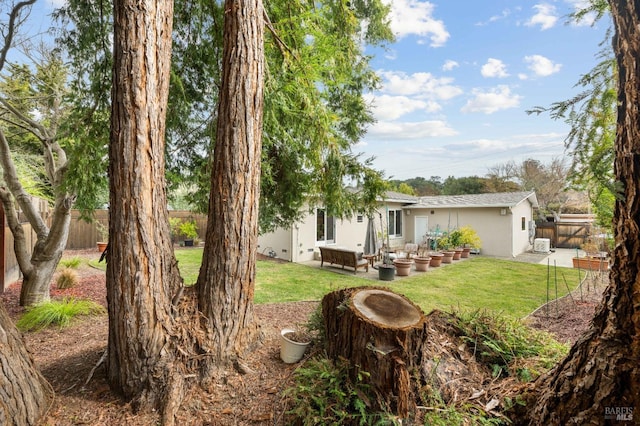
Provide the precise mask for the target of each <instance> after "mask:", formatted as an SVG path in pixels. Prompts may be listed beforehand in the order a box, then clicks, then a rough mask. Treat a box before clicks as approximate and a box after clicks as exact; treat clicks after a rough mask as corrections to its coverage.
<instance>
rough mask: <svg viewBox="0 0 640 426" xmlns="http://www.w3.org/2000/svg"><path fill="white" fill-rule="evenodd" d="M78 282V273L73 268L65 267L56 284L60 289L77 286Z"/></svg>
mask: <svg viewBox="0 0 640 426" xmlns="http://www.w3.org/2000/svg"><path fill="white" fill-rule="evenodd" d="M76 284H78V274H77V273H76V271H74V270H73V269H71V268H65V269H63V270H62V272H60V275H58V279H57V280H56V285H57V286H58V288H60V289H65V288H71V287H75V285H76Z"/></svg>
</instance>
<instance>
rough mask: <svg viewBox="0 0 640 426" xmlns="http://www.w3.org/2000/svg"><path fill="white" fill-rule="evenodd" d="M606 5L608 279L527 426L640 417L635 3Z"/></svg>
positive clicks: (639, 91) (540, 388)
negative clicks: (610, 172)
mask: <svg viewBox="0 0 640 426" xmlns="http://www.w3.org/2000/svg"><path fill="white" fill-rule="evenodd" d="M609 4H610V6H611V14H612V16H613V21H614V26H615V30H616V34H615V37H614V50H615V54H616V58H617V63H618V74H619V79H620V80H619V86H618V126H617V131H616V143H615V162H614V170H615V176H616V180H617V181H618V184H619V186H618V187H619V189H620V191H621V193H620V194H619V195H620V196H619V197H618V199H617V200H616V204H615V210H614V229H615V248H614V250H613V259H614V260H613V266H612V268H611V272H610V283H609V286H608V288H607V289H606V291H605V294H604V299H603V301H602V303H601V304H600V306H599V308H598V310H597V313H596V315H595V317H594V319H593V322H592V324H591V326H590V329H589V330H588V331H587V332H586V333H585V334H584V335H583V336H582V338H581V339H580V340H579V341H578V342H577V343H576V344H575V345H574V346H573V348H572V349H571V351H570V353H569V355H568V356H567V358H566V359H565V360H564V361H563V362H561V363H560V364H559V365H558V366H557V367H555V368H554V370H552V371H551V372H550V373H549V374H548V375H546V376H543V377H541V378H540V379H539V380H538V382H537V383H536V387H535V389H536V391H537V392H539V395H538V398H537V401H535V402H534V405H533V407H534V409H533V410H532V412H531V413H530V418H529V420H528V421H529V422H530V424H536V425H538V424H550V425H565V424H610V423H613V422H615V421H616V420H625V421H634V422H637V421H638V417H640V279H639V277H640V234H639V229H640V198H639V197H638V194H639V193H640V111H639V110H638V105H639V104H640V98H639V95H640V76H639V75H638V66H637V64H638V58H639V57H640V9H638V7H639V6H638V3H637V2H633V1H626V0H616V1H614V0H611V1H610V2H609ZM619 415H622V416H623V417H618V416H619ZM629 416H631V417H629Z"/></svg>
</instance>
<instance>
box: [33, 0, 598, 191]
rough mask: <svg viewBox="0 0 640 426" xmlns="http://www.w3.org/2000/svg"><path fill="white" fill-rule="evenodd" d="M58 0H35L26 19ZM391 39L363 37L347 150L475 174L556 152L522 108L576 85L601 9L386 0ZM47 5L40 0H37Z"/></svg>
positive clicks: (545, 128)
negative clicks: (371, 42) (365, 68)
mask: <svg viewBox="0 0 640 426" xmlns="http://www.w3.org/2000/svg"><path fill="white" fill-rule="evenodd" d="M63 1H64V0H45V1H44V2H43V3H40V2H38V3H39V4H40V6H38V4H36V6H35V8H34V11H33V14H32V17H31V19H30V22H29V24H28V25H32V27H31V30H32V31H37V29H38V28H41V29H42V30H44V29H46V28H48V26H49V23H48V22H45V21H46V19H42V21H39V20H38V19H35V20H34V19H33V18H35V17H37V16H38V15H40V16H42V15H43V13H42V12H45V13H46V14H48V13H50V12H51V11H52V10H53V8H54V7H55V6H59V5H61V4H62V3H63ZM383 1H385V2H387V3H389V4H391V8H392V16H391V25H392V29H393V31H394V33H395V35H396V38H397V40H396V42H395V43H393V44H391V45H389V46H387V48H386V49H371V48H367V50H366V53H367V54H369V55H373V56H374V59H373V61H372V66H373V68H374V69H375V70H376V71H377V72H378V73H379V75H380V76H381V79H382V86H381V88H380V90H379V91H377V92H375V93H371V94H368V95H367V96H368V100H369V101H370V102H371V104H372V105H373V108H374V112H375V118H376V120H377V121H376V123H375V124H373V125H372V126H370V127H369V128H368V132H367V135H366V136H365V137H364V139H363V140H362V142H361V143H359V144H358V145H357V146H356V147H355V148H354V151H356V152H361V153H362V154H363V156H365V157H370V156H374V157H376V160H375V161H374V166H375V167H376V168H377V169H380V170H383V171H384V172H385V175H386V176H387V177H393V178H396V179H409V178H412V177H416V176H422V177H425V178H427V179H428V178H429V177H431V176H440V177H442V178H443V179H444V178H446V177H447V176H456V177H462V176H472V175H478V176H484V175H485V174H486V173H487V172H488V170H489V168H490V167H492V166H495V165H497V164H502V163H505V162H507V161H515V162H517V163H520V162H522V161H523V160H525V159H527V158H534V159H537V160H540V161H542V162H544V163H549V162H550V161H551V160H552V159H553V158H557V157H563V156H565V149H564V139H565V137H566V135H567V133H568V126H567V125H566V124H565V123H563V122H561V121H554V120H552V119H551V118H549V116H548V115H539V116H536V115H527V114H526V113H525V111H526V110H528V109H532V108H533V107H535V106H549V105H551V104H552V103H553V102H556V101H561V100H565V99H568V98H570V97H572V96H574V95H575V94H577V93H578V92H579V89H578V88H576V87H574V86H575V84H576V83H577V82H578V80H579V78H580V77H581V76H582V75H584V74H585V73H587V72H588V71H589V70H590V69H591V68H592V67H593V66H594V65H595V63H596V54H597V53H598V51H599V50H600V47H599V43H601V42H602V40H603V39H604V35H605V31H606V30H607V28H608V26H609V20H608V18H607V19H604V20H602V21H600V22H598V23H596V24H595V26H592V25H591V24H592V22H591V21H589V20H585V21H584V22H582V23H581V24H579V25H576V24H568V23H567V21H568V18H567V15H568V14H569V13H571V12H573V11H574V10H575V9H576V8H580V7H581V6H582V5H583V4H584V0H556V1H553V0H548V1H544V2H535V1H520V2H518V1H513V0H485V1H479V0H436V1H422V0H383ZM43 5H44V8H43V9H44V10H43V9H42V7H43Z"/></svg>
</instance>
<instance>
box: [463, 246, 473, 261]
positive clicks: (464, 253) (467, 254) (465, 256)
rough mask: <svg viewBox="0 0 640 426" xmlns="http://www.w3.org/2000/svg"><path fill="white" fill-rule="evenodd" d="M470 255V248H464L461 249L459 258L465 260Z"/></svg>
mask: <svg viewBox="0 0 640 426" xmlns="http://www.w3.org/2000/svg"><path fill="white" fill-rule="evenodd" d="M470 253H471V247H465V248H463V249H462V254H461V255H460V257H461V258H463V259H466V258H468V257H469V254H470Z"/></svg>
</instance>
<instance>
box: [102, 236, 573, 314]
mask: <svg viewBox="0 0 640 426" xmlns="http://www.w3.org/2000/svg"><path fill="white" fill-rule="evenodd" d="M176 258H177V259H178V265H179V268H180V273H181V275H182V277H183V278H184V281H185V283H186V284H187V285H190V284H194V283H195V282H196V279H197V277H198V272H199V269H200V262H201V259H202V249H201V248H195V249H191V248H190V249H178V250H176ZM99 265H100V266H101V267H104V263H101V264H99ZM256 273H257V276H256V288H255V299H254V300H255V302H256V303H282V302H295V301H303V300H320V299H322V297H323V296H324V295H325V294H327V293H329V292H331V291H333V290H336V289H338V288H343V287H357V286H365V285H376V286H380V285H384V286H387V287H390V288H391V289H393V290H394V291H396V292H398V293H402V294H404V295H405V296H407V297H408V298H409V299H411V300H413V301H414V302H415V303H417V304H418V305H420V307H421V308H422V309H423V310H424V311H425V312H430V311H432V310H433V309H440V310H443V311H447V312H451V311H452V310H454V309H455V310H463V311H465V310H466V311H473V310H476V309H479V308H480V309H487V310H489V311H493V312H499V313H502V314H504V315H507V316H509V317H512V318H522V317H524V316H526V315H528V314H529V313H531V312H532V311H533V310H534V309H536V308H537V307H539V306H540V305H542V304H544V303H546V301H547V281H548V282H549V298H550V299H554V298H555V295H556V285H555V278H554V273H553V271H550V272H549V271H548V268H547V266H546V265H542V264H532V263H522V262H515V261H509V260H501V259H494V258H488V257H475V258H472V259H469V260H465V261H464V262H457V263H454V264H451V265H448V266H446V267H441V268H430V269H429V271H428V272H425V273H414V274H413V275H412V276H410V277H406V278H402V279H396V280H394V281H390V282H384V283H383V282H380V281H371V280H368V279H366V278H363V277H362V275H361V274H360V275H359V276H358V275H350V274H337V273H335V272H333V271H331V270H330V269H329V268H325V269H318V268H313V267H310V266H306V265H301V264H296V263H279V262H273V261H258V263H257V272H256ZM548 275H549V279H548V280H547V276H548ZM564 277H566V280H567V282H568V283H569V287H570V288H571V289H573V288H575V287H576V286H577V285H578V282H579V281H578V276H577V272H576V270H574V269H572V268H562V267H558V269H557V280H558V285H557V287H558V297H562V296H563V295H565V294H566V293H567V286H566V285H565V283H564Z"/></svg>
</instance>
